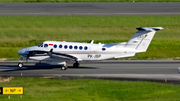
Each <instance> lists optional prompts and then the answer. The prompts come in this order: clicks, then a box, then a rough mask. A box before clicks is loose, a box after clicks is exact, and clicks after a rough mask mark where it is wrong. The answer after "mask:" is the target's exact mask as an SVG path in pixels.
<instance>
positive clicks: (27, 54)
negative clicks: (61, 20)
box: [25, 51, 30, 63]
mask: <svg viewBox="0 0 180 101" xmlns="http://www.w3.org/2000/svg"><path fill="white" fill-rule="evenodd" d="M29 53H30V52H29V51H26V53H25V54H26V63H27V62H28V59H29V56H30V55H29Z"/></svg>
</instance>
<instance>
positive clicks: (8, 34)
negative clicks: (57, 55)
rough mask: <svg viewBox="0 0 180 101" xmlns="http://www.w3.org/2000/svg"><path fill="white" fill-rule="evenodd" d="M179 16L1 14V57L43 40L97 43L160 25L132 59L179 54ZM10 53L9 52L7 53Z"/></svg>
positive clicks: (125, 40)
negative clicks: (138, 29) (145, 47)
mask: <svg viewBox="0 0 180 101" xmlns="http://www.w3.org/2000/svg"><path fill="white" fill-rule="evenodd" d="M179 22H180V16H179V15H174V16H0V36H1V38H0V47H1V48H0V51H1V54H0V58H13V57H14V58H18V57H19V56H18V55H17V50H19V49H20V48H23V47H28V46H35V45H38V44H40V43H41V42H43V41H45V40H56V41H70V42H74V41H75V42H89V41H90V40H92V39H93V40H95V42H96V43H98V42H101V43H113V42H127V41H128V40H129V39H130V38H131V37H132V36H133V35H134V34H135V33H136V31H137V30H136V29H135V28H137V27H152V26H155V27H156V26H161V27H163V28H164V29H163V30H160V31H158V32H157V33H156V35H155V36H154V38H153V40H152V43H151V44H150V47H149V49H148V51H147V52H145V53H139V54H137V56H135V57H134V59H165V58H174V59H176V57H180V54H179V51H178V50H180V47H179V46H180V44H179V43H180V40H179V39H180V30H179V28H180V23H179ZM11 52H12V53H13V54H10V53H11Z"/></svg>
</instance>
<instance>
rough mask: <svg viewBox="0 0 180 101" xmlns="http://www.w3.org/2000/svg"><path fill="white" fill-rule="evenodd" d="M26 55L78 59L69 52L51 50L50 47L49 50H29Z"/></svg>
mask: <svg viewBox="0 0 180 101" xmlns="http://www.w3.org/2000/svg"><path fill="white" fill-rule="evenodd" d="M27 55H28V56H50V57H51V58H56V59H63V60H78V58H77V57H74V56H72V55H69V54H64V53H58V52H53V49H51V50H50V51H43V50H33V51H29V53H28V54H27Z"/></svg>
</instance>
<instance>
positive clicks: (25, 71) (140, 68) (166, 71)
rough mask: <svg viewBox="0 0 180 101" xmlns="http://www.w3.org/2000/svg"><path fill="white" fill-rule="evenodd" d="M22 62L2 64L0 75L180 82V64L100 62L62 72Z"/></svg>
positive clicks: (0, 63)
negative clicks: (18, 65) (21, 63)
mask: <svg viewBox="0 0 180 101" xmlns="http://www.w3.org/2000/svg"><path fill="white" fill-rule="evenodd" d="M17 63H18V62H0V76H23V77H90V78H108V79H147V80H175V81H179V80H180V74H179V73H180V70H179V69H178V67H180V61H171V62H168V61H124V60H123V61H116V60H115V61H112V60H110V61H108V60H106V61H98V62H81V65H80V67H79V68H73V67H72V62H70V63H68V67H69V68H68V69H67V70H66V71H62V70H61V69H60V68H59V66H52V65H49V64H47V63H41V64H39V63H34V62H29V63H27V64H26V63H25V64H24V65H25V66H24V67H23V68H22V69H19V68H18V67H17Z"/></svg>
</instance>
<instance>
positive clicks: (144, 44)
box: [125, 27, 163, 52]
mask: <svg viewBox="0 0 180 101" xmlns="http://www.w3.org/2000/svg"><path fill="white" fill-rule="evenodd" d="M136 29H137V30H138V31H137V32H136V34H135V35H134V36H133V37H132V38H131V39H130V40H129V41H128V42H127V43H126V45H125V48H133V49H136V50H138V51H141V52H145V51H146V50H147V48H148V46H149V44H150V42H151V40H152V38H153V36H154V34H155V32H156V31H158V30H161V29H163V28H162V27H142V28H136Z"/></svg>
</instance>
